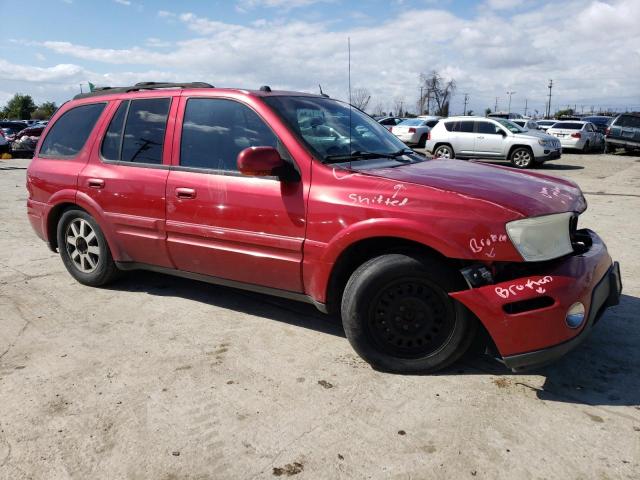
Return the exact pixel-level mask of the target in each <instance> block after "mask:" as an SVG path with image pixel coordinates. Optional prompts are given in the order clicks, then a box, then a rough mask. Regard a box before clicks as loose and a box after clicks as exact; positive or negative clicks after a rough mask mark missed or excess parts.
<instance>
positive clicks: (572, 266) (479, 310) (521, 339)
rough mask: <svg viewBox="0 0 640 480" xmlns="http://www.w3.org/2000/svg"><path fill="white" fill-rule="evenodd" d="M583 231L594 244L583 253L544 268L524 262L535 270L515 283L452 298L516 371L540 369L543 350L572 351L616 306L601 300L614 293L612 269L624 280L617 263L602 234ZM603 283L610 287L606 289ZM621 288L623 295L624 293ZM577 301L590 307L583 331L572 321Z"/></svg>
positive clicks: (545, 264)
mask: <svg viewBox="0 0 640 480" xmlns="http://www.w3.org/2000/svg"><path fill="white" fill-rule="evenodd" d="M580 232H581V234H582V235H588V239H589V242H590V245H589V247H588V249H586V250H585V251H583V252H582V253H575V254H573V255H570V256H567V257H564V258H562V259H559V260H557V261H551V262H545V263H543V264H538V265H536V264H522V265H521V266H522V267H523V268H525V269H526V270H525V271H526V272H529V273H528V274H526V276H519V278H512V277H513V276H516V275H512V276H511V277H510V278H511V279H510V280H506V281H501V282H499V283H495V284H492V285H485V286H481V287H477V288H471V289H468V290H463V291H459V292H454V293H451V294H450V295H451V297H453V298H455V299H456V300H458V301H460V302H461V303H463V304H464V305H465V306H466V307H467V308H469V309H470V310H471V311H472V312H473V313H474V314H475V315H476V316H477V317H478V319H479V320H480V321H481V322H482V324H483V325H484V326H485V328H486V329H487V331H488V333H489V335H490V336H491V338H492V339H493V341H494V343H495V345H496V347H497V349H498V353H499V355H500V356H501V357H502V358H503V359H505V363H508V365H509V366H510V367H512V368H516V369H518V368H526V367H532V366H535V365H537V364H538V363H539V362H537V361H535V359H536V357H538V356H540V355H542V354H540V353H539V352H540V351H545V350H547V349H550V348H555V347H557V348H558V349H557V350H554V352H552V353H553V354H549V356H550V357H553V358H557V357H558V356H560V355H562V354H564V353H566V352H567V351H568V350H570V349H571V348H574V347H575V346H576V345H577V344H578V343H579V342H577V341H575V338H577V337H579V336H582V335H587V334H588V331H589V330H590V328H591V326H592V325H593V323H594V322H595V319H596V318H597V316H598V315H599V314H600V313H601V311H602V310H603V309H604V307H606V306H609V305H610V304H612V303H610V302H609V303H602V301H601V299H602V296H603V295H604V293H606V294H607V295H604V296H608V294H609V291H610V290H611V288H610V287H609V283H610V282H609V283H607V281H605V280H603V279H605V278H611V274H610V272H611V271H614V272H616V273H614V274H613V275H614V276H616V275H617V278H619V269H618V267H617V264H613V263H612V260H611V257H610V256H609V253H608V252H607V248H606V246H605V244H604V242H603V241H602V240H601V239H600V237H598V235H596V234H595V233H594V232H592V231H589V230H582V231H580ZM612 269H613V270H612ZM520 275H523V273H521V274H520ZM603 281H604V284H606V285H607V286H606V287H604V286H601V282H603ZM604 284H602V285H604ZM605 288H606V290H603V289H605ZM615 290H616V291H617V293H616V294H617V295H619V293H620V289H619V288H616V289H615ZM596 291H597V293H596ZM603 292H604V293H603ZM576 302H580V303H582V304H583V305H584V307H585V314H586V318H585V320H584V321H583V323H582V324H581V325H580V326H578V328H571V327H569V326H568V325H567V323H566V317H567V312H568V311H569V309H570V308H571V306H572V305H573V304H575V303H576ZM583 332H584V333H583ZM574 342H576V343H575V344H574ZM565 343H568V345H566V346H564V347H561V346H560V345H562V344H565ZM527 355H530V356H532V357H533V359H534V360H531V359H528V357H527ZM518 359H520V360H518Z"/></svg>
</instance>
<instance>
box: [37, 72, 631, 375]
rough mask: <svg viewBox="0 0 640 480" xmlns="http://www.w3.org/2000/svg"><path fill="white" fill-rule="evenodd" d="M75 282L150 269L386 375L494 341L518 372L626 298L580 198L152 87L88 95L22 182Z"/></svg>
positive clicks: (288, 96) (316, 98) (250, 101)
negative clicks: (277, 320)
mask: <svg viewBox="0 0 640 480" xmlns="http://www.w3.org/2000/svg"><path fill="white" fill-rule="evenodd" d="M27 188H28V191H29V199H28V216H29V220H30V221H31V224H32V225H33V228H34V229H35V231H36V233H37V234H38V235H39V236H40V237H42V239H44V240H45V241H46V242H48V244H49V247H50V248H51V249H52V250H53V251H59V252H60V256H61V257H62V261H63V262H64V264H65V266H66V268H67V269H68V271H69V273H71V275H72V276H73V277H74V278H76V279H77V280H78V281H79V282H81V283H83V284H86V285H92V286H99V285H104V284H106V283H107V282H109V281H111V280H113V279H114V278H115V277H116V276H117V274H118V272H119V271H121V270H131V269H149V270H154V271H159V272H164V273H170V274H174V275H179V276H184V277H188V278H193V279H197V280H203V281H207V282H212V283H217V284H222V285H228V286H233V287H238V288H244V289H248V290H254V291H257V292H262V293H268V294H273V295H280V296H283V297H287V298H292V299H297V300H301V301H305V302H310V303H313V304H314V305H316V306H317V307H318V308H319V309H320V310H322V311H323V312H328V313H332V312H340V314H341V316H342V322H343V325H344V329H345V332H346V336H347V338H348V340H349V342H350V343H351V345H352V346H353V347H354V349H355V350H356V351H357V352H358V353H359V354H360V355H361V356H362V357H363V358H364V359H365V360H366V361H368V362H369V363H370V364H371V365H373V366H374V367H375V368H378V369H381V370H386V371H395V372H429V371H434V370H436V369H439V368H443V367H445V366H446V365H448V364H450V363H451V362H453V361H455V360H456V359H458V358H459V357H460V356H461V355H462V354H463V353H464V352H465V350H466V349H467V348H468V347H469V345H470V344H471V342H472V340H473V339H474V337H476V336H477V335H481V334H482V336H483V337H486V338H488V339H489V342H488V343H489V344H490V345H492V347H495V352H496V354H497V355H498V356H499V357H501V359H502V360H503V361H504V363H505V364H506V365H507V366H508V367H510V368H512V369H513V370H520V369H524V368H529V367H533V366H539V365H541V364H543V363H547V362H549V361H551V360H553V359H555V358H557V357H559V356H560V355H562V354H564V353H566V352H567V351H568V350H570V349H571V348H573V347H575V346H576V345H577V344H578V343H579V342H580V341H581V340H583V339H584V338H585V336H586V335H587V334H588V332H589V331H590V330H591V327H592V326H593V325H594V323H595V322H596V321H597V320H598V318H599V317H600V315H601V314H602V313H603V311H604V310H605V308H606V307H608V306H610V305H615V304H617V303H618V300H619V296H620V291H621V283H620V272H619V267H618V264H617V262H616V263H613V262H612V261H611V258H610V257H609V254H608V253H607V249H606V247H605V245H604V243H603V242H602V240H601V239H600V238H599V237H598V236H597V235H596V234H595V233H594V232H592V231H590V230H577V223H578V222H577V221H578V215H580V213H582V212H583V211H584V210H585V209H586V202H585V199H584V197H583V195H582V193H581V191H580V189H579V188H578V187H577V185H576V184H575V183H572V182H570V181H567V180H561V179H558V178H554V177H550V176H547V175H543V174H541V173H524V172H519V171H514V170H511V169H509V168H506V167H499V166H493V165H484V164H480V163H474V162H465V161H458V160H436V159H431V158H427V157H424V156H422V155H420V154H418V153H416V152H414V151H412V150H409V149H407V148H406V146H405V145H404V144H403V143H402V142H400V140H398V139H397V138H396V137H395V136H394V135H393V134H391V133H389V131H388V130H387V129H386V128H384V126H381V125H380V124H379V123H377V122H376V121H375V120H373V119H372V118H370V117H369V116H367V115H365V114H363V113H362V112H361V111H359V110H357V109H355V108H351V107H350V106H349V105H347V104H345V103H342V102H339V101H336V100H332V99H330V98H328V97H327V96H326V95H309V94H304V93H293V92H275V91H271V89H270V88H269V87H262V88H260V90H257V91H250V90H240V89H221V88H220V89H219V88H214V87H212V86H211V85H208V84H201V83H197V84H155V83H143V84H137V85H135V86H133V87H122V88H110V89H102V90H98V91H94V92H92V93H89V94H84V95H79V96H77V97H75V99H74V100H73V101H70V102H68V103H66V104H65V105H64V106H62V107H61V108H60V109H59V110H58V111H57V112H56V114H55V116H54V118H53V119H52V121H51V122H50V123H49V125H48V126H47V129H46V130H45V132H44V134H43V135H42V137H41V139H40V141H39V144H38V147H37V149H36V152H35V157H34V159H33V161H32V162H31V164H30V166H29V170H28V174H27Z"/></svg>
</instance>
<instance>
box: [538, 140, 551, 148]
mask: <svg viewBox="0 0 640 480" xmlns="http://www.w3.org/2000/svg"><path fill="white" fill-rule="evenodd" d="M538 143H539V144H540V145H542V146H543V147H546V146H549V145H552V144H553V140H546V139H544V138H539V139H538Z"/></svg>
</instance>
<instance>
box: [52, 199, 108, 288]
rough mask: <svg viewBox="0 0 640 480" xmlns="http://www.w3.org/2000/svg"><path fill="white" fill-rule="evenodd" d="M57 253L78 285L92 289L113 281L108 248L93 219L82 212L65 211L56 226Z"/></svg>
mask: <svg viewBox="0 0 640 480" xmlns="http://www.w3.org/2000/svg"><path fill="white" fill-rule="evenodd" d="M57 234H58V235H57V236H58V250H59V251H60V257H61V258H62V262H63V263H64V266H65V267H66V268H67V270H68V271H69V273H70V274H71V276H72V277H73V278H75V279H76V280H77V281H78V282H80V283H82V284H84V285H90V286H92V287H98V286H101V285H105V284H107V283H109V282H111V281H112V280H114V279H115V278H116V276H117V275H118V268H117V267H116V265H115V263H114V261H113V258H112V256H111V251H110V250H109V245H107V241H106V239H105V237H104V234H103V233H102V230H101V229H100V226H99V225H98V223H97V222H96V221H95V219H94V218H93V217H92V216H91V215H89V214H88V213H87V212H85V211H84V210H77V209H72V210H67V211H66V212H64V214H63V215H62V217H61V218H60V221H59V222H58V232H57Z"/></svg>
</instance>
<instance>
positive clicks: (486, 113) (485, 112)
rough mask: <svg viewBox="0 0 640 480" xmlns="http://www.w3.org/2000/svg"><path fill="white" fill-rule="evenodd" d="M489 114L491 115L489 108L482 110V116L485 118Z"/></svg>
mask: <svg viewBox="0 0 640 480" xmlns="http://www.w3.org/2000/svg"><path fill="white" fill-rule="evenodd" d="M490 113H491V109H490V108H488V107H487V108H485V109H484V116H485V117H488V116H489V114H490Z"/></svg>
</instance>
